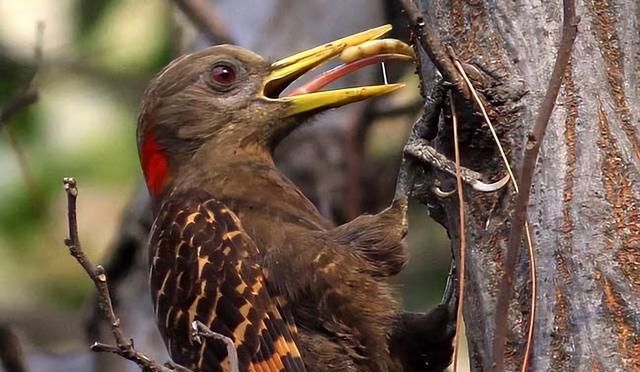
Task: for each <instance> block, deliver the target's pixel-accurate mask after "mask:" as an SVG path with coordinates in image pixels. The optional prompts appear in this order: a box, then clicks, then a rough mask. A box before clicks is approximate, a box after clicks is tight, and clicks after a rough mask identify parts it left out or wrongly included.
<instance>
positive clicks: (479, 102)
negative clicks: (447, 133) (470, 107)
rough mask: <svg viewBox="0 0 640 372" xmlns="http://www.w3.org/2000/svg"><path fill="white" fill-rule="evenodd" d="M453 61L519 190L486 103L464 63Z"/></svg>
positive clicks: (514, 185)
mask: <svg viewBox="0 0 640 372" xmlns="http://www.w3.org/2000/svg"><path fill="white" fill-rule="evenodd" d="M453 63H454V64H455V66H456V68H457V69H458V72H460V75H462V78H463V79H464V82H465V84H466V85H467V87H468V88H469V90H470V91H471V95H472V96H473V99H474V100H475V101H476V104H477V105H478V107H479V108H480V111H481V112H482V116H483V117H484V121H485V122H486V123H487V125H488V126H489V131H490V132H491V135H492V136H493V140H494V141H495V142H496V145H497V146H498V151H500V156H501V157H502V161H503V162H504V165H505V167H506V168H507V172H508V173H509V177H510V178H511V182H512V183H513V188H514V189H515V190H516V192H518V184H517V183H516V178H515V176H514V175H513V171H512V170H511V166H510V165H509V159H507V155H506V154H505V152H504V149H503V148H502V144H501V143H500V138H498V134H497V133H496V130H495V128H494V127H493V124H492V123H491V119H489V115H488V114H487V110H486V109H485V107H484V104H483V103H482V100H481V99H480V97H479V96H478V92H477V91H476V88H475V87H474V86H473V84H472V83H471V80H469V77H468V76H467V73H466V72H465V71H464V68H462V64H460V61H458V60H456V59H454V60H453Z"/></svg>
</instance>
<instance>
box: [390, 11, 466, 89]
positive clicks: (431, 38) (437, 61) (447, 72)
mask: <svg viewBox="0 0 640 372" xmlns="http://www.w3.org/2000/svg"><path fill="white" fill-rule="evenodd" d="M400 4H401V5H402V8H403V9H404V11H405V13H406V14H407V17H408V18H409V23H410V24H411V27H412V28H413V29H414V30H415V34H416V36H417V37H418V39H419V40H420V45H422V48H423V49H424V50H425V52H427V55H428V56H429V59H431V62H433V64H434V65H435V66H436V68H437V69H438V71H440V73H441V74H442V76H443V77H444V79H445V80H446V81H447V82H449V83H452V84H453V86H454V87H455V88H456V90H457V91H458V92H459V93H461V94H463V95H464V96H465V98H468V91H467V90H466V88H465V86H464V84H463V82H462V79H461V78H460V75H459V74H458V72H457V71H456V68H455V66H454V65H453V63H452V62H451V59H450V58H449V55H448V54H447V51H446V49H445V48H444V47H443V44H442V42H441V41H440V39H439V38H438V36H437V35H436V33H435V32H434V31H433V29H432V28H431V26H430V25H428V24H427V23H426V22H425V21H424V16H423V14H422V12H421V11H420V9H418V7H417V6H416V4H415V3H414V2H413V0H400Z"/></svg>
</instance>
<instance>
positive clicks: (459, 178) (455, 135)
mask: <svg viewBox="0 0 640 372" xmlns="http://www.w3.org/2000/svg"><path fill="white" fill-rule="evenodd" d="M449 102H450V104H451V118H452V121H453V147H454V152H455V159H456V185H457V188H458V208H459V209H458V214H459V218H460V234H459V236H460V270H458V285H459V290H458V296H460V297H459V298H460V300H459V301H458V309H457V311H456V329H457V330H461V329H463V327H462V310H463V305H464V274H465V272H464V271H465V260H466V252H467V238H466V229H465V214H464V191H463V189H462V172H461V167H460V144H459V143H458V119H457V117H456V109H455V105H454V103H453V95H450V96H449ZM459 336H460V332H456V335H455V337H454V339H453V371H454V372H457V371H458V351H459V350H460V347H459V346H458V343H459V342H460V340H461V337H459Z"/></svg>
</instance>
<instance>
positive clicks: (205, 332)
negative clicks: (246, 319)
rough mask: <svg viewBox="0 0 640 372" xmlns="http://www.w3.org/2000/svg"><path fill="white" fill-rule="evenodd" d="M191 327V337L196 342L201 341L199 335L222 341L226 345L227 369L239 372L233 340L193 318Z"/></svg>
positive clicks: (231, 371)
mask: <svg viewBox="0 0 640 372" xmlns="http://www.w3.org/2000/svg"><path fill="white" fill-rule="evenodd" d="M191 328H193V338H194V340H195V341H196V342H198V343H200V342H202V341H201V340H200V337H204V338H208V339H211V340H216V341H219V342H222V343H224V344H225V346H226V347H227V356H228V357H229V369H230V372H239V371H240V367H239V364H238V350H236V346H235V345H234V344H233V341H232V340H231V339H230V338H229V337H227V336H225V335H222V334H220V333H217V332H214V331H212V330H211V329H209V327H207V326H206V325H205V324H204V323H202V322H201V321H199V320H195V321H194V322H193V323H191Z"/></svg>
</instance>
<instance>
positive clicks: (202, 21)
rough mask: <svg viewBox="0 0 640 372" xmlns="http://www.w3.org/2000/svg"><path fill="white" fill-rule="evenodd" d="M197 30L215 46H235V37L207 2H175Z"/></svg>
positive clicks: (194, 0)
mask: <svg viewBox="0 0 640 372" xmlns="http://www.w3.org/2000/svg"><path fill="white" fill-rule="evenodd" d="M173 2H174V3H175V4H176V5H177V6H178V8H180V10H181V11H182V13H184V15H185V16H187V18H189V20H190V21H191V22H193V24H194V25H195V26H196V28H197V29H198V30H199V31H200V32H202V33H203V34H205V35H206V36H207V38H209V41H211V43H213V44H233V37H231V35H230V34H229V32H228V31H227V28H226V27H225V25H224V22H223V21H222V20H221V19H220V17H218V15H217V14H216V12H215V11H214V9H213V8H212V7H211V3H210V2H209V1H206V0H173Z"/></svg>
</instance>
